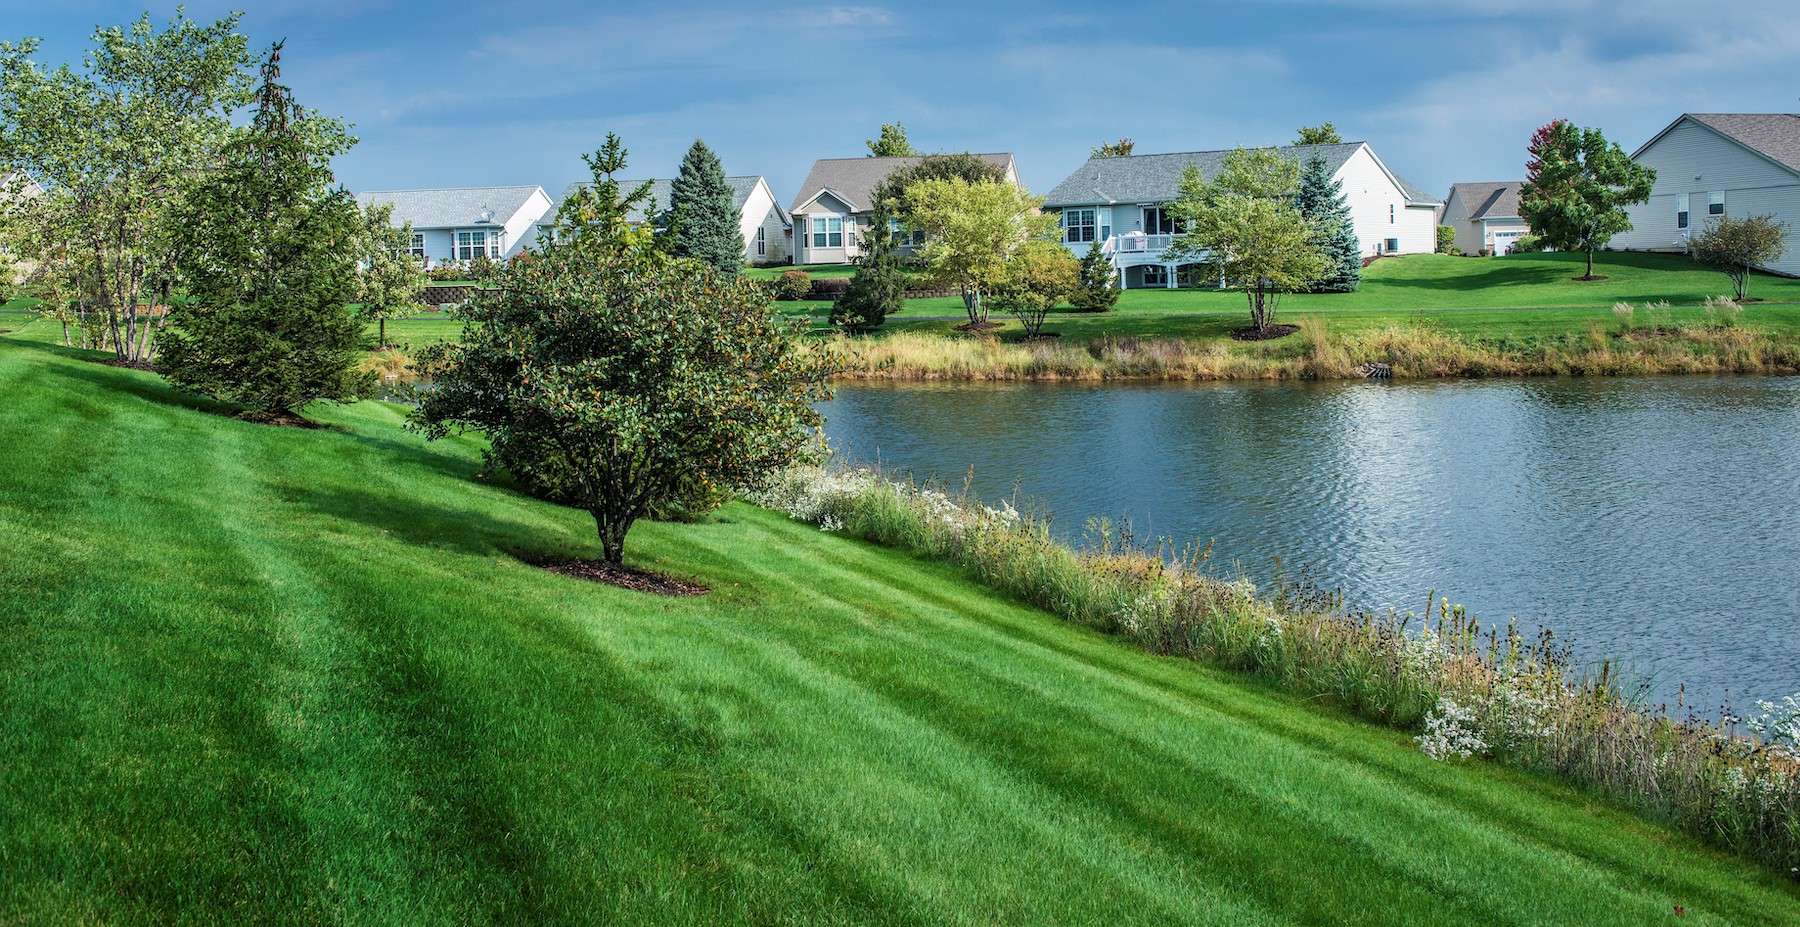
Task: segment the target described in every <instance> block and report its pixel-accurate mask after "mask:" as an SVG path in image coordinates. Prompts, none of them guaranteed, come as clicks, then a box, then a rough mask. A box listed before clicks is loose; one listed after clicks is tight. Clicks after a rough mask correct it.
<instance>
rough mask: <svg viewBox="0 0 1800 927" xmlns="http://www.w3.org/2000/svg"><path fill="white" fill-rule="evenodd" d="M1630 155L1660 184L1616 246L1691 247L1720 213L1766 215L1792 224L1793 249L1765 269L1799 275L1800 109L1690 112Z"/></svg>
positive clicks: (1634, 210) (1633, 209) (1630, 211)
mask: <svg viewBox="0 0 1800 927" xmlns="http://www.w3.org/2000/svg"><path fill="white" fill-rule="evenodd" d="M1631 157H1632V159H1633V160H1635V161H1637V162H1638V163H1639V164H1643V165H1646V166H1648V167H1652V168H1655V169H1656V184H1655V185H1654V186H1652V187H1651V188H1650V199H1649V200H1648V201H1647V202H1645V203H1643V204H1641V205H1637V206H1630V207H1627V208H1626V214H1627V215H1628V216H1629V217H1630V219H1631V226H1632V227H1631V230H1630V231H1628V232H1623V233H1621V234H1619V235H1616V236H1614V237H1613V240H1612V242H1611V246H1612V247H1614V248H1618V249H1621V250H1625V251H1683V252H1684V251H1686V250H1687V247H1688V236H1689V235H1691V234H1692V233H1693V232H1694V231H1695V230H1697V229H1704V228H1705V227H1706V223H1707V221H1709V220H1710V219H1712V218H1714V217H1718V216H1732V217H1735V218H1739V219H1742V218H1744V217H1747V216H1758V215H1766V216H1771V217H1773V218H1774V219H1775V220H1776V221H1778V222H1785V223H1787V226H1788V234H1787V253H1786V254H1784V255H1783V256H1782V257H1781V259H1780V260H1778V261H1776V262H1775V263H1774V264H1772V265H1770V266H1768V267H1765V268H1763V269H1764V270H1768V271H1773V272H1775V273H1779V274H1788V275H1790V276H1794V275H1800V115H1796V114H1794V113H1684V114H1683V115H1682V116H1681V117H1680V118H1678V119H1676V120H1675V121H1674V122H1672V123H1669V125H1668V127H1667V128H1665V129H1663V130H1662V131H1661V132H1658V133H1656V135H1655V136H1653V137H1652V138H1651V139H1650V140H1649V141H1647V142H1645V143H1644V145H1643V147H1641V148H1639V149H1638V150H1637V151H1636V152H1635V153H1633V154H1632V156H1631Z"/></svg>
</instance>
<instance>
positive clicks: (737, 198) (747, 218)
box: [538, 174, 794, 266]
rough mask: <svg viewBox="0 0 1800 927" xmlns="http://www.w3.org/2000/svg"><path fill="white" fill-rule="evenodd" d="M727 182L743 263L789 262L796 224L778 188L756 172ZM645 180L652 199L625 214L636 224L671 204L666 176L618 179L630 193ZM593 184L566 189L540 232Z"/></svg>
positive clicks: (546, 231) (670, 185) (671, 185)
mask: <svg viewBox="0 0 1800 927" xmlns="http://www.w3.org/2000/svg"><path fill="white" fill-rule="evenodd" d="M725 182H726V183H728V184H730V185H731V196H732V203H733V205H734V206H736V207H737V212H738V232H739V233H740V234H742V235H743V236H744V263H745V264H746V265H751V266H755V265H764V264H786V263H788V258H789V256H790V255H791V254H792V253H793V245H792V242H793V238H794V225H793V222H792V221H791V220H789V218H788V214H787V210H785V209H782V208H781V204H780V203H778V202H776V200H775V191H774V190H773V189H772V188H771V187H770V186H769V182H768V181H767V180H765V179H763V178H762V177H761V176H760V175H756V174H747V175H744V176H741V177H727V178H725ZM645 183H648V184H650V201H649V202H648V203H646V204H645V205H643V206H641V207H638V208H635V209H633V210H632V211H631V212H630V213H629V214H627V215H626V217H625V219H626V221H627V222H630V223H631V224H632V225H633V226H638V225H642V224H644V223H646V222H651V221H652V220H654V219H655V218H656V217H657V216H659V215H661V214H662V213H663V212H664V211H665V210H667V209H668V208H669V203H670V194H671V192H672V191H673V189H674V182H673V181H671V180H666V179H663V178H653V179H651V180H648V181H645V180H621V181H618V184H619V190H620V191H621V192H622V193H630V192H631V191H633V190H636V189H637V188H638V187H639V186H642V185H643V184H645ZM591 186H593V184H591V183H574V184H570V185H569V186H568V187H567V188H566V189H564V190H563V195H562V197H561V198H560V199H558V200H557V201H556V203H555V204H554V205H552V206H551V208H550V209H549V210H548V211H547V212H545V213H544V215H543V218H541V219H540V220H538V234H539V235H540V236H543V237H546V238H547V237H549V235H550V228H551V226H553V225H554V224H555V223H556V210H557V208H558V207H560V206H561V205H562V201H563V200H566V199H568V198H569V195H570V194H572V193H574V192H575V191H576V190H579V189H581V188H582V187H591Z"/></svg>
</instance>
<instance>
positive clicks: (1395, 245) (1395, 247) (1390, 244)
mask: <svg viewBox="0 0 1800 927" xmlns="http://www.w3.org/2000/svg"><path fill="white" fill-rule="evenodd" d="M1399 250H1400V239H1398V238H1390V239H1388V240H1387V251H1388V253H1389V254H1393V253H1394V252H1396V251H1399Z"/></svg>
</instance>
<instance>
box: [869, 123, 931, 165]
mask: <svg viewBox="0 0 1800 927" xmlns="http://www.w3.org/2000/svg"><path fill="white" fill-rule="evenodd" d="M864 144H866V145H868V146H869V157H871V158H910V157H916V156H917V155H918V153H919V152H918V150H917V149H915V148H913V146H912V142H910V141H907V138H906V126H904V125H901V124H900V123H898V122H884V123H882V124H881V134H880V135H878V136H876V137H875V138H871V139H869V140H868V141H866V142H865V143H864Z"/></svg>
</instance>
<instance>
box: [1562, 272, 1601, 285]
mask: <svg viewBox="0 0 1800 927" xmlns="http://www.w3.org/2000/svg"><path fill="white" fill-rule="evenodd" d="M1569 279H1570V280H1573V281H1575V282H1576V283H1593V282H1595V281H1597V280H1605V279H1606V275H1605V274H1582V275H1581V276H1579V277H1570V278H1569Z"/></svg>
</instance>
